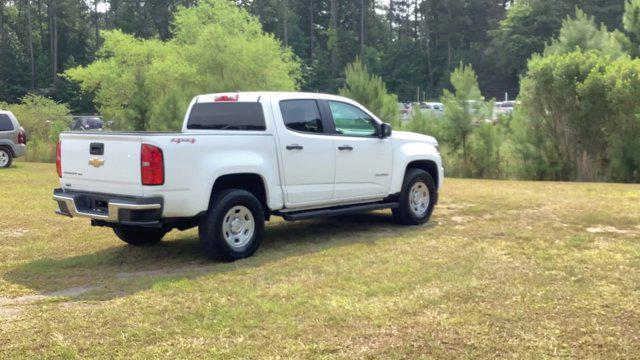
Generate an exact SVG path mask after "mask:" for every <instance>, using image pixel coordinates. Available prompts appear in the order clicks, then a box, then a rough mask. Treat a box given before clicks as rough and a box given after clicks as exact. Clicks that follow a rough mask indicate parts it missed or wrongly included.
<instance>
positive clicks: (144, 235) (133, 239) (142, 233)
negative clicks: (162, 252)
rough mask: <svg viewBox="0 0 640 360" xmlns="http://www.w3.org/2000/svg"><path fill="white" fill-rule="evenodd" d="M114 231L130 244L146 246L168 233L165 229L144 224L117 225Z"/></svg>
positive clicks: (156, 241)
mask: <svg viewBox="0 0 640 360" xmlns="http://www.w3.org/2000/svg"><path fill="white" fill-rule="evenodd" d="M113 232H114V233H116V235H117V236H118V237H119V238H120V240H122V241H124V242H126V243H127V244H129V245H134V246H144V245H151V244H155V243H158V242H160V240H162V238H163V237H164V236H165V235H166V234H167V231H166V230H164V229H157V228H146V227H142V226H130V225H117V226H114V227H113Z"/></svg>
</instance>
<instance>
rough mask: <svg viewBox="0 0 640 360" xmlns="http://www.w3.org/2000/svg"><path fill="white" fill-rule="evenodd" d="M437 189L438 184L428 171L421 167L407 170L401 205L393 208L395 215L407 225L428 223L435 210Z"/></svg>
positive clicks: (400, 200) (401, 194)
mask: <svg viewBox="0 0 640 360" xmlns="http://www.w3.org/2000/svg"><path fill="white" fill-rule="evenodd" d="M437 191H438V190H437V188H436V184H435V182H434V181H433V178H432V177H431V175H429V173H428V172H426V171H424V170H420V169H409V170H407V174H406V175H405V178H404V183H403V184H402V192H401V193H400V199H399V206H398V208H397V209H393V216H394V217H395V218H396V220H398V221H399V222H400V223H401V224H405V225H419V224H424V223H426V222H427V221H429V218H430V217H431V213H432V212H433V207H434V206H435V203H436V199H437Z"/></svg>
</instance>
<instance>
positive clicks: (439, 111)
mask: <svg viewBox="0 0 640 360" xmlns="http://www.w3.org/2000/svg"><path fill="white" fill-rule="evenodd" d="M420 111H422V112H428V113H431V114H433V115H435V116H437V117H442V116H444V104H443V103H439V102H425V103H421V104H420Z"/></svg>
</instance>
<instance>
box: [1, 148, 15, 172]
mask: <svg viewBox="0 0 640 360" xmlns="http://www.w3.org/2000/svg"><path fill="white" fill-rule="evenodd" d="M5 156H6V159H7V160H6V161H7V162H6V163H4V164H2V161H0V168H3V169H5V168H9V167H11V164H12V163H13V154H12V153H11V150H9V149H8V148H6V147H4V146H3V147H0V157H5Z"/></svg>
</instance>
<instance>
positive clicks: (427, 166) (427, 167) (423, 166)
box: [403, 160, 440, 189]
mask: <svg viewBox="0 0 640 360" xmlns="http://www.w3.org/2000/svg"><path fill="white" fill-rule="evenodd" d="M409 169H420V170H424V171H426V172H427V173H428V174H429V175H431V178H432V179H433V181H434V182H435V183H436V189H438V188H439V187H440V183H439V181H440V178H439V176H438V164H436V162H435V161H433V160H414V161H411V162H409V163H408V164H407V166H406V167H405V170H404V175H406V174H407V171H409ZM403 179H404V176H403Z"/></svg>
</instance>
